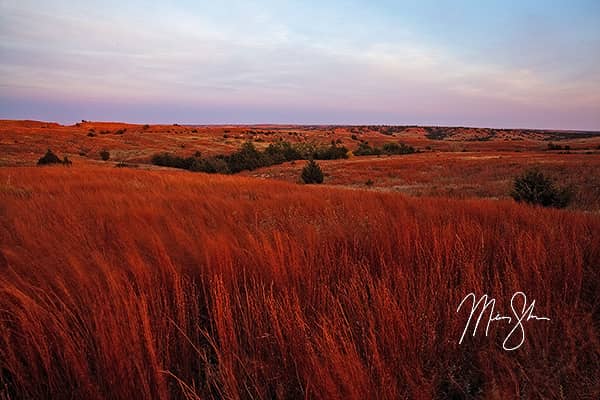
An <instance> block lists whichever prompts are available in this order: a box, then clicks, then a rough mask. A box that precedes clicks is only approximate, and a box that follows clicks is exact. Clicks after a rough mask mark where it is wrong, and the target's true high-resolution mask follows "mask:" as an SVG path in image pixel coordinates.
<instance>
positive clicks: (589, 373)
mask: <svg viewBox="0 0 600 400" xmlns="http://www.w3.org/2000/svg"><path fill="white" fill-rule="evenodd" d="M599 237H600V217H599V216H597V215H594V214H584V213H580V212H574V211H558V210H546V209H539V208H531V207H528V206H522V205H517V204H514V203H512V202H508V201H489V200H464V201H457V200H450V199H443V198H419V199H415V198H409V197H405V196H403V195H400V194H396V193H383V192H374V191H357V190H345V189H336V188H327V187H325V188H323V187H306V186H299V185H293V184H288V183H285V182H268V181H261V180H255V179H250V178H244V177H228V176H206V175H203V174H192V173H186V172H164V171H163V172H157V171H139V170H127V169H109V168H91V167H89V168H71V169H68V168H62V167H57V168H53V167H48V168H4V169H0V252H1V253H0V398H3V399H13V398H33V399H41V398H85V399H138V398H144V399H153V398H156V399H169V398H190V399H197V398H202V399H204V398H209V399H210V398H222V399H237V398H248V399H267V398H315V399H366V398H390V399H391V398H410V399H430V398H477V397H480V398H496V399H507V398H518V397H522V398H540V399H541V398H544V399H546V398H557V399H558V398H598V387H599V384H600V381H599V378H598V377H599V376H600V371H599V367H598V366H599V364H600V355H599V349H600V343H599V341H598V322H597V321H598V304H599V302H598V300H599V299H598V295H599V293H600V290H599V284H600V277H599V271H600V269H599V260H600V240H598V238H599ZM517 290H522V291H525V292H526V293H527V294H528V296H529V297H530V298H533V299H536V300H537V307H536V311H537V314H538V315H546V316H548V317H550V318H551V321H550V322H543V323H542V322H539V323H530V324H527V325H526V332H527V339H526V342H525V344H524V345H523V347H522V348H521V349H519V350H517V351H514V352H505V351H504V350H502V348H501V343H502V340H503V337H504V336H505V335H506V333H507V329H504V327H503V326H502V325H494V327H492V329H491V331H490V337H488V338H486V337H485V336H484V335H483V334H480V335H478V336H477V337H475V338H468V339H467V340H466V341H465V342H464V343H463V344H461V345H458V339H459V337H460V334H461V332H462V329H463V326H464V323H465V319H466V316H465V315H464V314H462V315H461V314H457V313H456V308H457V306H458V303H459V302H460V300H461V299H462V298H463V297H464V296H465V295H466V294H467V293H468V292H471V291H474V292H476V293H479V294H483V293H488V294H490V295H493V296H495V297H496V298H497V299H498V302H499V304H498V307H499V309H501V310H507V309H508V301H509V299H510V296H511V295H512V293H513V292H515V291H517Z"/></svg>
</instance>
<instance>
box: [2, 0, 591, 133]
mask: <svg viewBox="0 0 600 400" xmlns="http://www.w3.org/2000/svg"><path fill="white" fill-rule="evenodd" d="M482 3H483V4H482ZM0 38H1V39H2V40H1V41H0V119H37V120H45V121H56V122H60V123H63V124H72V123H74V122H77V121H79V120H81V119H86V120H95V121H101V120H102V121H122V122H134V123H136V122H137V123H180V124H228V123H229V124H244V123H249V124H253V123H293V124H388V125H391V124H397V125H453V126H481V127H495V128H538V129H573V130H600V67H599V66H600V2H596V1H585V0H579V1H541V0H527V1H521V2H510V1H509V2H507V1H489V2H478V1H474V0H457V1H454V2H443V1H442V2H439V1H438V2H435V1H422V2H419V3H418V4H416V3H414V2H409V1H382V0H380V1H363V0H349V1H344V2H342V1H341V0H328V1H320V2H313V1H312V0H309V1H303V2H292V1H289V2H281V1H275V0H265V1H237V0H229V1H223V2H221V3H219V4H218V5H215V4H214V3H209V2H204V1H183V0H182V1H173V2H168V1H137V0H136V1H130V2H127V4H126V5H123V4H122V2H117V1H113V0H105V1H102V2H100V1H87V0H86V1H77V2H75V1H73V0H49V1H46V2H44V3H43V4H39V2H35V1H29V0H20V1H15V0H0Z"/></svg>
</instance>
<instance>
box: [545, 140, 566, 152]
mask: <svg viewBox="0 0 600 400" xmlns="http://www.w3.org/2000/svg"><path fill="white" fill-rule="evenodd" d="M548 150H567V151H569V150H571V146H569V145H568V144H567V145H564V146H561V145H560V144H554V143H552V142H550V143H548Z"/></svg>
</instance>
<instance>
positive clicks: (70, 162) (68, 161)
mask: <svg viewBox="0 0 600 400" xmlns="http://www.w3.org/2000/svg"><path fill="white" fill-rule="evenodd" d="M62 164H63V165H64V166H65V167H70V166H71V165H73V161H71V160H69V157H67V156H64V158H63V160H62Z"/></svg>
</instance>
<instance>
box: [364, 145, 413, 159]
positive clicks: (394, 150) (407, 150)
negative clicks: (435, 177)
mask: <svg viewBox="0 0 600 400" xmlns="http://www.w3.org/2000/svg"><path fill="white" fill-rule="evenodd" d="M416 152H417V150H416V149H415V148H414V147H412V146H409V145H406V144H404V143H385V144H384V145H383V146H382V147H381V148H379V147H376V146H374V147H371V146H370V145H369V143H367V142H361V143H360V144H359V145H358V148H357V149H356V150H354V151H353V154H354V155H355V156H378V155H381V154H389V155H393V154H412V153H416Z"/></svg>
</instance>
